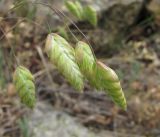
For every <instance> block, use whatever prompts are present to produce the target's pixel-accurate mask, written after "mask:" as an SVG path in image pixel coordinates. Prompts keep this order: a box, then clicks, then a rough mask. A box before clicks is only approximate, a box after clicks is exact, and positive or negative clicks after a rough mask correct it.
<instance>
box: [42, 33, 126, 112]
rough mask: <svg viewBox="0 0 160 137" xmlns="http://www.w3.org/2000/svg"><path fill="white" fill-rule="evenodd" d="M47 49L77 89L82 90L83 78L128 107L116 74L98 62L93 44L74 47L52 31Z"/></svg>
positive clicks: (51, 57)
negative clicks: (92, 47) (91, 45)
mask: <svg viewBox="0 0 160 137" xmlns="http://www.w3.org/2000/svg"><path fill="white" fill-rule="evenodd" d="M45 47H46V52H47V54H48V57H49V58H50V60H51V61H52V62H53V63H54V64H55V65H56V66H57V69H58V70H59V71H60V72H61V73H62V74H63V75H64V76H65V78H66V79H67V80H68V81H69V82H70V84H71V85H72V86H73V87H75V89H77V90H83V87H84V84H83V81H84V79H83V77H84V78H86V79H87V80H88V81H89V82H90V84H91V85H92V86H93V87H94V88H96V89H97V90H103V91H105V92H106V93H107V94H108V95H109V96H110V97H111V98H112V100H113V101H114V102H115V103H116V104H117V105H119V106H120V107H121V108H123V109H126V100H125V96H124V93H123V90H122V88H121V84H120V81H119V79H118V76H117V75H116V73H115V72H114V71H113V70H112V69H111V68H109V67H107V66H106V65H105V64H103V63H102V62H100V61H97V59H96V57H95V56H94V54H93V52H92V50H91V48H90V46H89V45H88V44H86V43H85V42H82V41H79V42H78V43H77V46H76V48H75V49H73V48H72V47H71V46H70V45H69V43H68V42H67V41H66V40H65V39H64V38H62V37H60V36H59V35H57V34H49V35H48V37H47V41H46V46H45Z"/></svg>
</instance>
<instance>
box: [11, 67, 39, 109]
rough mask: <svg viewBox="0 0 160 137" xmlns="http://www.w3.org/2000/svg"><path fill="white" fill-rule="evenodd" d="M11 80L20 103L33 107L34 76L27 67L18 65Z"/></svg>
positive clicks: (34, 99)
mask: <svg viewBox="0 0 160 137" xmlns="http://www.w3.org/2000/svg"><path fill="white" fill-rule="evenodd" d="M13 81H14V84H15V87H16V91H17V92H18V95H19V97H20V98H21V101H22V103H24V104H25V105H27V106H28V107H30V108H33V107H34V105H35V102H36V98H35V84H34V78H33V76H32V74H31V72H30V71H29V70H28V69H27V68H25V67H23V66H19V67H17V68H16V70H15V72H14V76H13Z"/></svg>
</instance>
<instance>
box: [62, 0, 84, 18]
mask: <svg viewBox="0 0 160 137" xmlns="http://www.w3.org/2000/svg"><path fill="white" fill-rule="evenodd" d="M65 5H66V7H67V9H68V10H69V11H70V12H71V13H72V14H73V15H74V16H75V17H77V18H78V19H79V20H81V19H82V18H83V17H82V15H83V14H82V7H81V4H80V3H79V2H78V1H76V2H75V3H74V2H71V1H66V2H65Z"/></svg>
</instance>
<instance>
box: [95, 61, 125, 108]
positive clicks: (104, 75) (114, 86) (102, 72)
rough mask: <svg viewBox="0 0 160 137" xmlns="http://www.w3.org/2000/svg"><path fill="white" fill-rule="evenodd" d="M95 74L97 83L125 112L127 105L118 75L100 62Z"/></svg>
mask: <svg viewBox="0 0 160 137" xmlns="http://www.w3.org/2000/svg"><path fill="white" fill-rule="evenodd" d="M95 73H96V81H97V83H98V84H99V86H100V87H101V89H102V90H104V91H106V92H107V93H108V95H109V96H111V97H112V99H113V101H114V102H115V103H116V104H117V105H119V106H120V107H121V108H123V109H124V110H125V109H126V105H127V104H126V99H125V96H124V93H123V91H122V88H121V84H120V81H119V79H118V76H117V75H116V73H115V72H114V71H113V70H112V69H111V68H109V67H107V66H105V65H104V64H103V63H101V62H99V61H98V62H97V66H96V67H95Z"/></svg>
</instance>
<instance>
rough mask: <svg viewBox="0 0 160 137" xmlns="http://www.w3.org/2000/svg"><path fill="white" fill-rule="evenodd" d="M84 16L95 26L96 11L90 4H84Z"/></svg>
mask: <svg viewBox="0 0 160 137" xmlns="http://www.w3.org/2000/svg"><path fill="white" fill-rule="evenodd" d="M83 14H84V18H85V19H86V20H87V21H88V22H89V23H90V24H92V25H93V26H97V13H96V11H95V9H94V8H93V7H91V6H86V7H85V8H84V13H83Z"/></svg>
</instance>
